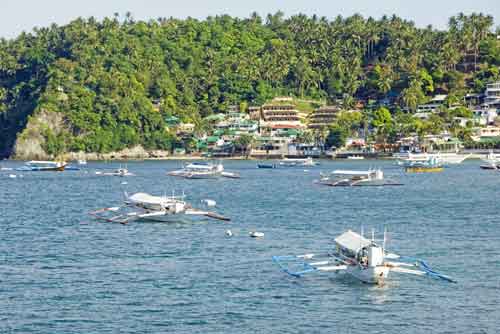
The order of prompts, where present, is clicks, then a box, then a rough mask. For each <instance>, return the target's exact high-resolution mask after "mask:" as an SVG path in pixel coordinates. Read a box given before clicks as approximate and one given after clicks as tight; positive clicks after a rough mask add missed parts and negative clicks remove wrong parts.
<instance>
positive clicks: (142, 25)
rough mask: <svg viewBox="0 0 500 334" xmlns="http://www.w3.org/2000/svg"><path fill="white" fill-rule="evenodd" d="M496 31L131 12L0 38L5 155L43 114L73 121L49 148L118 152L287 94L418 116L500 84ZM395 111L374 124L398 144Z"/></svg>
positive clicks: (460, 21)
mask: <svg viewBox="0 0 500 334" xmlns="http://www.w3.org/2000/svg"><path fill="white" fill-rule="evenodd" d="M492 25H493V19H492V17H490V16H484V15H482V14H479V15H476V14H473V15H471V16H464V15H462V14H460V15H458V16H456V17H453V18H451V19H450V22H449V30H448V31H438V30H435V29H432V28H431V27H428V28H425V29H420V28H417V27H415V26H414V24H413V23H412V22H409V21H405V20H402V19H400V18H398V17H396V16H393V17H383V18H381V19H380V20H374V19H372V18H369V19H364V18H363V17H361V16H359V15H354V16H352V17H348V18H342V17H337V18H335V19H334V20H331V21H330V20H327V19H326V18H319V17H316V16H313V17H307V16H305V15H297V16H293V17H290V18H284V16H283V14H282V13H280V12H278V13H276V14H274V15H269V16H268V17H267V18H266V19H265V20H263V19H262V18H260V17H259V16H258V15H256V14H253V15H251V17H249V18H247V19H237V18H232V17H230V16H226V15H224V16H218V17H209V18H207V19H206V20H204V21H199V20H195V19H190V18H189V19H186V20H178V19H172V18H171V19H165V18H159V19H158V20H154V21H153V20H152V21H149V22H135V21H134V20H133V19H132V17H131V16H130V15H127V17H126V18H125V19H124V20H120V19H119V18H118V16H116V17H115V18H113V19H110V18H106V19H104V20H103V21H97V20H95V19H94V18H89V19H77V20H75V21H73V22H71V23H70V24H68V25H66V26H62V27H59V26H56V25H53V26H51V27H48V28H41V29H35V30H34V32H33V33H29V34H26V33H23V34H21V35H20V36H19V37H18V38H16V39H14V40H5V39H2V40H0V113H1V117H0V130H1V132H0V152H3V153H4V154H5V153H8V152H9V151H10V149H11V147H12V144H13V142H14V140H15V136H16V134H17V133H19V132H20V131H22V129H23V128H24V126H25V125H26V121H27V116H28V115H30V114H33V113H36V112H38V111H40V110H47V111H52V112H58V113H62V114H63V115H64V119H65V124H64V126H65V129H64V131H66V132H67V133H66V134H65V135H64V136H61V135H60V134H59V133H50V132H46V133H45V134H44V136H45V137H46V147H45V149H46V150H49V151H51V152H53V153H60V152H61V151H64V150H72V151H78V150H84V151H88V152H108V151H111V150H117V149H121V148H124V147H131V146H133V145H136V144H141V145H143V146H144V147H146V148H159V149H170V148H172V147H173V143H174V142H175V141H176V138H175V136H174V134H173V133H171V132H170V131H169V130H168V127H167V126H166V123H165V118H166V117H168V116H172V115H174V116H177V117H179V118H180V119H181V121H184V122H192V123H194V124H196V126H197V129H198V130H200V129H203V128H204V126H205V124H203V121H202V118H203V117H204V116H207V115H210V114H212V113H217V112H220V111H223V110H225V109H226V108H227V106H228V105H231V104H239V103H241V102H244V101H246V102H248V103H249V104H258V103H262V102H264V101H266V100H267V99H269V98H272V97H274V96H276V95H296V96H300V97H310V98H316V99H323V100H328V101H333V100H335V99H337V98H341V99H343V102H344V105H345V106H346V107H349V106H352V105H353V104H354V103H355V100H356V99H358V98H382V97H384V96H386V94H388V93H390V92H393V94H394V95H395V96H397V97H398V99H397V103H398V104H399V105H400V106H401V107H405V108H409V109H410V110H414V109H415V108H416V105H417V104H418V103H421V102H423V101H424V100H425V99H426V96H428V95H429V94H431V93H434V92H443V93H449V94H450V95H451V96H455V97H457V99H458V100H460V96H463V94H465V92H467V91H469V90H471V91H481V90H483V89H484V86H485V83H486V82H488V81H490V80H494V79H498V78H499V70H498V66H499V65H500V45H499V42H498V40H497V38H496V34H493V33H492V31H491V29H492ZM153 101H155V102H157V105H155V104H154V103H153ZM393 112H394V111H393ZM383 113H384V114H385V115H379V116H380V117H378V118H377V121H376V122H382V123H377V124H373V125H374V126H376V127H379V128H380V133H381V135H382V136H386V135H387V134H388V133H389V127H392V128H393V127H394V124H393V123H392V122H388V121H387V115H386V113H385V111H384V112H383ZM389 116H391V115H389ZM341 132H342V131H341ZM337 137H338V138H339V139H340V141H341V139H342V138H343V136H342V135H341V134H340V133H339V136H337ZM336 141H337V140H336Z"/></svg>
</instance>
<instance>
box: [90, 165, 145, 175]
mask: <svg viewBox="0 0 500 334" xmlns="http://www.w3.org/2000/svg"><path fill="white" fill-rule="evenodd" d="M95 173H96V175H103V176H119V177H125V176H135V174H134V173H131V172H129V170H128V169H127V168H122V167H120V168H118V169H116V170H114V171H112V172H95Z"/></svg>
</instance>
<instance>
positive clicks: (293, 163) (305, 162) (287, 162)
mask: <svg viewBox="0 0 500 334" xmlns="http://www.w3.org/2000/svg"><path fill="white" fill-rule="evenodd" d="M279 164H280V166H283V167H304V166H310V167H311V166H317V165H319V163H318V162H317V161H314V160H313V158H311V157H308V158H304V159H301V158H299V159H289V158H285V159H283V160H281V161H280V162H279Z"/></svg>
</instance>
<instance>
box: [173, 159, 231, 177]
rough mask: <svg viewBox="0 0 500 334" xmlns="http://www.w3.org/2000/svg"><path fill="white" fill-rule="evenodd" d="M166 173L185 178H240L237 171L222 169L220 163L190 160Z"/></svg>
mask: <svg viewBox="0 0 500 334" xmlns="http://www.w3.org/2000/svg"><path fill="white" fill-rule="evenodd" d="M167 175H170V176H178V177H183V178H186V179H213V178H219V177H227V178H232V179H237V178H240V175H239V174H238V173H232V172H226V171H224V166H223V165H222V163H220V162H219V163H217V164H213V163H206V162H192V163H190V164H187V165H185V166H184V167H183V168H182V169H179V170H175V171H171V172H168V173H167Z"/></svg>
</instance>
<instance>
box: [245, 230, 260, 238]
mask: <svg viewBox="0 0 500 334" xmlns="http://www.w3.org/2000/svg"><path fill="white" fill-rule="evenodd" d="M248 235H250V236H251V237H252V238H263V237H264V233H262V232H257V231H252V232H250V233H248Z"/></svg>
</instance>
